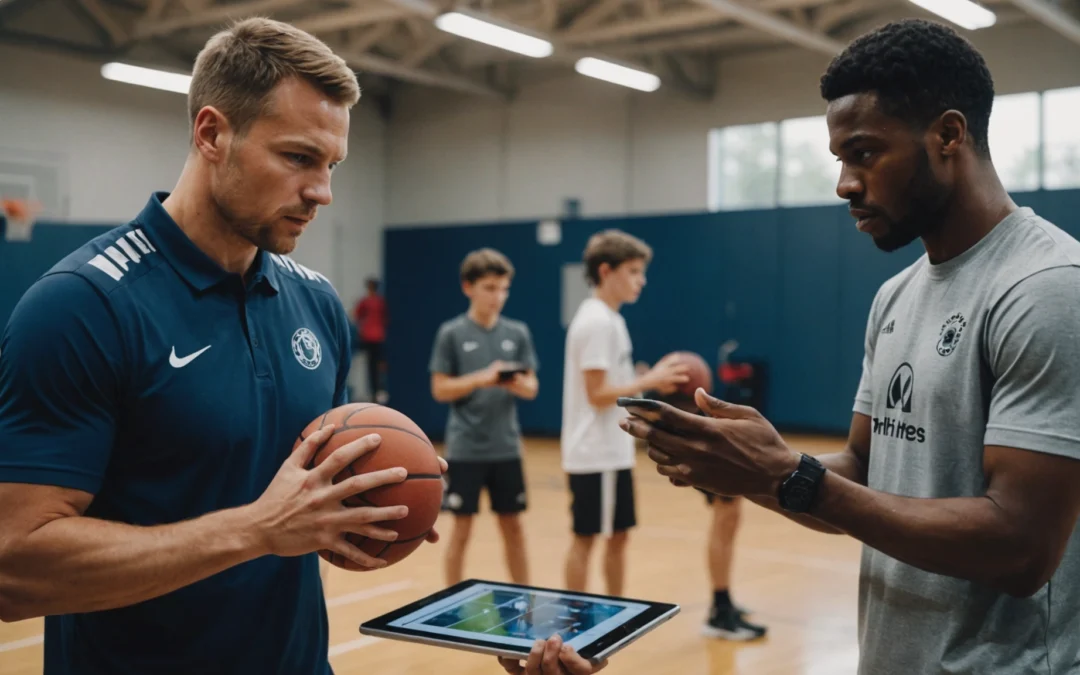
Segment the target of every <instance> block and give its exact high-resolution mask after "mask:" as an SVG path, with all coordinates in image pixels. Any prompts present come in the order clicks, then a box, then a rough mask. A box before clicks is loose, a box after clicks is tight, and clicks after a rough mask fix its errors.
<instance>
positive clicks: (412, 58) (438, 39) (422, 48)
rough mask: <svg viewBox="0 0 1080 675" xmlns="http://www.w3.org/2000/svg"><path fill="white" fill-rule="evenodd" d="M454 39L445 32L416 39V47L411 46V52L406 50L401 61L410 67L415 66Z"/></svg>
mask: <svg viewBox="0 0 1080 675" xmlns="http://www.w3.org/2000/svg"><path fill="white" fill-rule="evenodd" d="M440 33H441V31H440ZM454 39H455V38H454V36H453V35H448V34H446V33H441V34H439V35H429V36H427V37H426V38H425V39H423V40H420V41H418V42H417V45H416V47H415V48H413V50H412V51H411V52H407V53H406V54H405V55H403V56H402V57H401V63H402V64H403V65H405V66H408V67H410V68H417V67H419V66H420V65H422V64H423V63H424V62H425V61H427V60H428V59H430V58H431V57H432V56H434V55H435V54H437V53H438V52H439V50H440V49H442V48H443V47H445V46H447V45H448V44H450V43H451V42H454Z"/></svg>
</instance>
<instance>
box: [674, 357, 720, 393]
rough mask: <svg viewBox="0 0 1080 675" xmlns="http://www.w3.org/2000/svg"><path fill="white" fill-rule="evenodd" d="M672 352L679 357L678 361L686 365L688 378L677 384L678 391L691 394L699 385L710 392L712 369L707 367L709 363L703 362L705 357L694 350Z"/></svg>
mask: <svg viewBox="0 0 1080 675" xmlns="http://www.w3.org/2000/svg"><path fill="white" fill-rule="evenodd" d="M674 354H675V355H676V356H678V357H679V360H680V362H682V363H683V364H685V365H686V366H687V373H686V376H687V377H688V378H690V379H689V380H687V381H686V382H683V383H682V384H680V385H679V391H680V392H681V393H683V394H687V395H689V396H693V395H694V392H695V391H697V389H698V387H701V388H702V389H704V390H705V391H706V392H707V393H710V394H711V393H712V390H713V379H712V371H711V370H710V369H709V364H708V363H706V362H705V359H703V358H701V356H700V355H699V354H695V353H694V352H674Z"/></svg>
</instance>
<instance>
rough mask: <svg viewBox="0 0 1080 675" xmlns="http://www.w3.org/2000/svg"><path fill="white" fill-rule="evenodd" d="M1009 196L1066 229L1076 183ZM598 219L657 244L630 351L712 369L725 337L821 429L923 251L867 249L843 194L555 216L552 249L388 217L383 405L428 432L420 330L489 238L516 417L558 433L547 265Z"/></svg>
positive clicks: (783, 421)
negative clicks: (779, 204)
mask: <svg viewBox="0 0 1080 675" xmlns="http://www.w3.org/2000/svg"><path fill="white" fill-rule="evenodd" d="M1015 198H1016V199H1017V201H1018V202H1020V203H1021V204H1023V205H1027V206H1032V207H1034V208H1035V209H1036V210H1037V211H1038V212H1039V213H1040V214H1041V215H1043V216H1044V217H1046V218H1048V219H1050V220H1051V221H1053V222H1055V223H1057V224H1058V225H1060V226H1061V227H1063V228H1064V229H1066V230H1067V231H1069V232H1070V233H1072V234H1073V235H1074V236H1080V218H1077V217H1076V216H1075V215H1074V214H1075V213H1077V212H1078V211H1080V191H1054V192H1049V191H1047V192H1035V193H1021V194H1017V195H1015ZM607 227H618V228H620V229H623V230H626V231H627V232H630V233H631V234H634V235H637V236H639V237H641V238H643V239H644V240H645V241H647V242H648V243H649V244H650V245H651V246H652V247H653V249H654V250H655V253H656V257H655V260H654V262H653V264H652V265H651V266H650V267H649V271H648V285H647V286H646V288H645V292H644V294H643V295H642V298H641V300H640V301H639V302H638V303H637V304H636V305H633V306H628V307H626V308H624V315H625V316H626V320H627V324H628V326H629V328H630V334H631V337H632V338H633V341H634V357H635V359H637V360H645V361H649V362H653V361H655V360H656V359H657V358H659V357H661V356H663V355H664V354H665V353H667V352H669V351H673V350H676V349H688V350H692V351H696V352H698V353H700V354H702V355H703V356H704V357H705V358H706V359H707V360H708V361H709V362H710V364H711V365H712V366H713V367H714V368H715V366H716V360H717V349H718V346H719V345H720V343H721V342H723V341H725V340H727V339H730V338H734V339H736V340H738V341H739V343H740V348H739V350H738V351H737V352H736V354H735V358H738V359H754V360H762V361H765V362H766V363H767V365H768V367H769V371H770V389H769V392H770V393H769V399H768V403H767V404H768V410H769V417H770V419H772V421H773V422H774V423H775V424H777V426H779V427H781V428H786V429H804V430H818V431H824V432H830V433H845V432H846V431H847V427H848V424H849V422H850V420H851V404H852V399H853V397H854V394H855V388H856V386H857V385H858V381H859V374H860V369H861V363H862V352H863V338H864V334H865V326H866V323H865V322H866V315H867V311H868V310H869V308H870V303H871V301H872V300H873V297H874V293H875V292H876V291H877V289H878V287H879V286H880V285H881V283H882V282H883V281H885V280H886V279H887V278H888V277H890V276H891V275H893V274H895V273H897V272H899V271H900V270H901V269H903V268H904V267H905V266H906V265H908V264H910V263H911V262H913V261H914V260H915V259H916V258H917V257H918V256H920V255H921V254H922V253H923V250H922V247H921V245H919V244H918V242H916V243H913V244H912V245H911V246H908V247H907V248H905V249H903V250H901V251H898V252H895V253H892V254H886V253H882V252H881V251H878V250H877V249H876V248H875V247H874V245H873V243H872V242H871V241H870V239H869V238H868V237H867V236H865V235H863V234H861V233H859V232H858V231H856V230H855V228H854V225H853V222H852V220H851V217H850V216H849V215H848V213H847V210H846V208H845V207H844V206H822V207H808V208H797V209H796V208H789V209H775V210H762V211H743V212H725V213H715V214H686V215H669V216H649V217H637V218H608V219H583V220H574V221H566V222H564V223H563V237H562V241H561V243H560V244H558V245H556V246H542V245H540V244H538V243H537V241H536V223H535V222H514V223H502V224H496V225H491V224H489V225H468V224H463V225H459V226H445V227H415V228H393V229H389V230H387V231H386V232H385V235H384V237H385V239H384V252H385V261H384V269H385V270H386V274H385V276H386V296H387V301H388V304H389V307H390V311H391V315H392V321H391V325H390V334H389V343H388V346H387V358H388V360H389V363H390V377H389V386H390V394H391V401H392V403H391V405H392V406H394V407H395V408H398V409H400V410H401V411H402V412H405V413H406V414H408V415H410V416H411V417H413V419H415V420H416V421H417V423H418V424H420V426H421V427H423V428H424V429H425V431H427V432H428V433H430V434H431V435H432V436H435V437H440V436H441V435H442V430H443V426H444V424H445V420H446V406H444V405H441V404H438V403H435V402H434V401H432V399H431V395H430V392H429V378H430V376H429V374H428V370H427V364H428V358H429V356H430V351H431V344H432V340H433V338H434V336H435V331H436V330H437V328H438V326H439V323H440V322H442V321H444V320H445V319H447V318H450V317H451V316H454V315H456V314H458V313H459V312H462V311H464V310H465V309H466V306H467V302H466V300H465V298H464V296H462V294H461V290H460V287H459V284H458V281H457V279H458V276H457V274H458V265H459V264H460V262H461V259H462V258H463V257H464V256H465V255H466V254H467V253H468V252H469V251H471V250H474V249H477V248H480V247H483V246H491V247H493V248H496V249H498V250H500V251H502V252H503V253H505V254H506V255H507V256H509V257H510V259H511V260H512V261H513V263H514V265H515V266H516V267H517V270H518V273H517V277H516V279H515V280H514V284H513V287H512V289H511V294H510V300H509V301H508V302H507V305H506V310H505V314H506V315H507V316H510V317H513V318H516V319H521V320H523V321H525V322H526V323H528V325H529V327H530V329H531V330H532V332H533V336H534V338H535V340H536V346H537V351H538V353H539V357H540V362H541V371H540V383H541V384H540V390H541V392H540V396H539V397H538V398H537V400H536V401H533V402H528V403H525V402H523V403H521V408H520V411H521V420H522V426H523V428H524V430H525V431H526V432H527V433H535V434H557V433H558V431H559V426H560V419H561V406H562V379H563V378H562V356H563V340H564V338H565V331H564V330H563V328H562V325H561V322H560V316H561V314H560V307H559V302H560V294H561V289H560V284H561V268H562V266H563V265H564V264H566V263H571V262H577V261H580V259H581V252H582V249H583V248H584V246H585V242H586V240H587V239H588V237H589V236H590V235H591V234H593V233H594V232H597V231H599V230H601V229H604V228H607Z"/></svg>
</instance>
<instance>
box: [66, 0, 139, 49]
mask: <svg viewBox="0 0 1080 675" xmlns="http://www.w3.org/2000/svg"><path fill="white" fill-rule="evenodd" d="M75 2H77V3H78V5H79V7H81V8H82V9H83V11H85V12H86V13H87V14H88V15H90V18H92V19H93V20H94V23H96V24H97V25H98V26H99V27H100V28H101V30H102V31H104V32H105V34H106V35H107V36H108V38H109V42H110V43H111V44H114V45H120V44H124V43H125V42H127V39H128V38H127V31H125V30H124V29H123V27H121V26H120V24H119V23H117V21H116V19H114V18H113V17H112V15H111V14H109V13H108V12H107V11H105V8H104V7H102V6H101V3H100V2H98V0H75Z"/></svg>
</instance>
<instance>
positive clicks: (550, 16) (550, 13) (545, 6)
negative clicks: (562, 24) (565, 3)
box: [539, 0, 559, 31]
mask: <svg viewBox="0 0 1080 675" xmlns="http://www.w3.org/2000/svg"><path fill="white" fill-rule="evenodd" d="M539 23H540V29H541V30H545V31H552V30H555V29H556V28H557V27H558V26H559V0H540V22H539Z"/></svg>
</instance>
